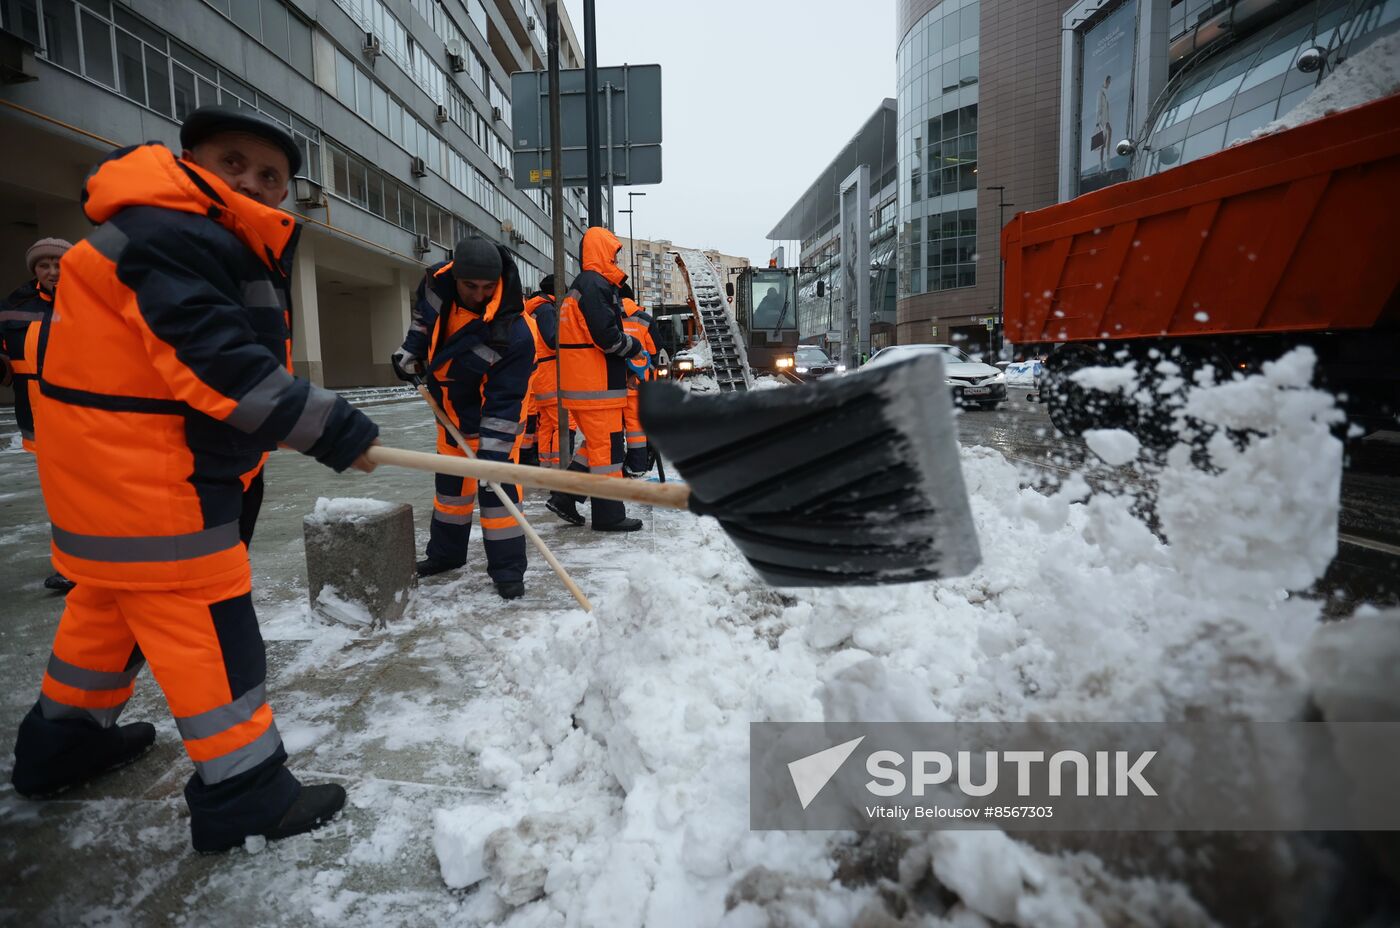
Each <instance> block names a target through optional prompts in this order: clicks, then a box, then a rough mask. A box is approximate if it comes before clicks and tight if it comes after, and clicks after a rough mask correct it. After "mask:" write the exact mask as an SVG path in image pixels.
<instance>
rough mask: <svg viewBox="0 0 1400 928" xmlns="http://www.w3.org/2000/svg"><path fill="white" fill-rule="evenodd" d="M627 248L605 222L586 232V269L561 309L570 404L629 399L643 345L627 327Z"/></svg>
mask: <svg viewBox="0 0 1400 928" xmlns="http://www.w3.org/2000/svg"><path fill="white" fill-rule="evenodd" d="M621 250H622V243H621V242H619V241H618V240H617V236H615V235H613V234H612V233H611V232H609V231H608V230H607V229H604V228H603V227H601V226H593V227H592V228H590V229H589V230H588V231H587V232H585V233H584V234H583V271H582V273H580V274H579V275H578V277H577V278H575V279H574V283H573V286H571V287H570V288H569V293H568V295H567V296H566V297H564V302H563V303H562V304H561V306H560V309H559V392H560V393H561V394H563V399H564V405H565V406H566V407H567V408H569V409H616V408H620V407H622V406H625V405H626V404H627V358H629V357H631V356H633V355H635V354H636V353H637V352H638V351H639V350H640V347H639V345H638V343H637V340H636V339H634V338H632V337H631V336H630V335H628V334H627V333H626V332H624V331H623V330H622V303H621V300H620V298H619V296H618V290H617V288H618V285H619V284H621V283H622V282H623V281H624V280H626V279H627V275H626V274H624V273H623V272H622V269H621V268H620V267H618V266H617V254H618V252H620V251H621Z"/></svg>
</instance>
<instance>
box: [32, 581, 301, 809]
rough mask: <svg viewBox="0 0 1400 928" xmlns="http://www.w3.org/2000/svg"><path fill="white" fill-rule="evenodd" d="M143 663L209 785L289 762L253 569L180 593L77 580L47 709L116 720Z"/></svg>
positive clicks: (61, 629) (46, 689)
mask: <svg viewBox="0 0 1400 928" xmlns="http://www.w3.org/2000/svg"><path fill="white" fill-rule="evenodd" d="M245 565H246V561H245ZM143 661H146V662H149V663H150V665H151V673H152V675H153V676H154V677H155V678H156V682H157V683H158V684H160V688H161V690H162V691H163V692H164V693H165V700H166V703H167V704H168V705H169V706H170V712H171V714H172V715H173V716H174V717H175V725H176V727H177V728H178V729H179V731H180V737H181V738H182V739H183V740H184V743H185V751H186V752H187V753H188V754H189V756H190V760H192V761H194V765H195V769H196V770H197V771H198V774H199V780H200V781H202V783H203V784H204V785H205V786H215V785H217V784H219V783H222V782H224V781H225V780H228V779H230V778H232V777H235V776H237V775H238V774H240V773H244V772H247V771H250V770H252V769H253V768H255V767H258V766H259V765H260V764H263V763H264V762H266V761H269V760H272V759H273V758H276V757H280V758H282V759H285V757H286V753H285V751H284V750H283V747H282V739H281V737H280V736H279V735H278V733H277V726H276V725H275V724H274V723H273V720H272V709H271V708H270V707H269V706H268V704H267V693H266V679H267V658H266V654H265V652H264V649H263V640H262V634H261V633H260V632H259V630H258V620H257V615H256V614H255V613H254V611H253V599H252V591H251V575H250V573H249V571H248V569H247V568H246V566H245V569H244V571H243V573H242V574H241V575H239V576H236V577H234V578H233V579H230V580H225V581H223V582H220V583H215V584H211V585H209V586H203V587H194V588H191V589H182V590H119V589H112V588H110V587H101V586H94V585H93V584H90V583H80V584H78V585H77V586H76V587H75V588H74V589H73V591H72V592H71V593H69V594H68V598H67V601H66V603H65V606H64V610H63V616H62V618H60V619H59V623H58V633H57V634H56V635H55V637H54V643H53V654H52V655H51V656H50V658H49V664H48V670H47V672H46V673H45V674H44V682H43V684H42V688H41V691H40V697H39V710H40V713H41V714H42V716H43V717H44V718H45V719H50V720H60V719H66V718H76V719H88V720H90V721H93V722H96V723H97V724H98V725H99V726H101V727H103V728H107V727H110V726H112V725H113V724H115V723H116V720H117V717H118V716H119V715H120V714H121V711H122V709H123V707H125V706H126V702H127V700H128V699H130V698H131V694H132V691H133V688H134V686H135V679H136V675H137V673H139V672H140V670H141V664H142V663H143ZM17 750H18V747H17Z"/></svg>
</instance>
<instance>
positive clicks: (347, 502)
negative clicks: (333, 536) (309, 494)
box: [307, 496, 398, 525]
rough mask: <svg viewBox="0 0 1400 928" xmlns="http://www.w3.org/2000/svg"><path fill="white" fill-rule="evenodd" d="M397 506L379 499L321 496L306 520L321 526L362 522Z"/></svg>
mask: <svg viewBox="0 0 1400 928" xmlns="http://www.w3.org/2000/svg"><path fill="white" fill-rule="evenodd" d="M397 506H398V504H397V503H388V502H385V501H384V500H380V499H362V498H359V497H354V496H342V497H338V498H336V499H327V498H326V497H324V496H322V497H321V498H320V499H318V500H316V506H315V508H314V509H312V510H311V513H310V515H308V516H307V519H309V520H311V521H312V522H316V523H319V524H322V525H326V524H329V523H331V522H363V521H364V520H365V519H367V518H370V517H372V516H378V515H383V514H384V513H386V512H389V511H390V510H391V509H394V508H395V507H397Z"/></svg>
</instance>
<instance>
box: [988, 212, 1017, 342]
mask: <svg viewBox="0 0 1400 928" xmlns="http://www.w3.org/2000/svg"><path fill="white" fill-rule="evenodd" d="M983 189H984V190H995V191H996V192H997V321H996V324H997V325H999V326H1001V327H1002V337H1003V338H1005V335H1006V324H1005V322H1004V314H1005V306H1004V305H1003V304H1002V291H1003V290H1005V289H1006V283H1005V274H1006V268H1005V266H1004V265H1003V264H1002V260H1001V257H1002V255H1001V230H1002V229H1004V228H1006V208H1007V207H1008V206H1015V205H1016V204H1015V203H1007V202H1006V185H1005V184H996V185H995V186H990V185H989V186H987V187H984V188H983ZM999 354H1001V346H1000V345H998V344H997V333H996V330H995V329H993V330H992V360H993V361H995V360H996V358H997V355H999Z"/></svg>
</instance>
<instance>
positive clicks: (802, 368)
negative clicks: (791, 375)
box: [795, 367, 807, 374]
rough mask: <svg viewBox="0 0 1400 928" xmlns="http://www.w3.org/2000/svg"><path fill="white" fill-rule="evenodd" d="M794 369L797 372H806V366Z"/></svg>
mask: <svg viewBox="0 0 1400 928" xmlns="http://www.w3.org/2000/svg"><path fill="white" fill-rule="evenodd" d="M795 370H796V371H797V372H798V373H799V374H805V373H807V368H805V367H799V368H795Z"/></svg>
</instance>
